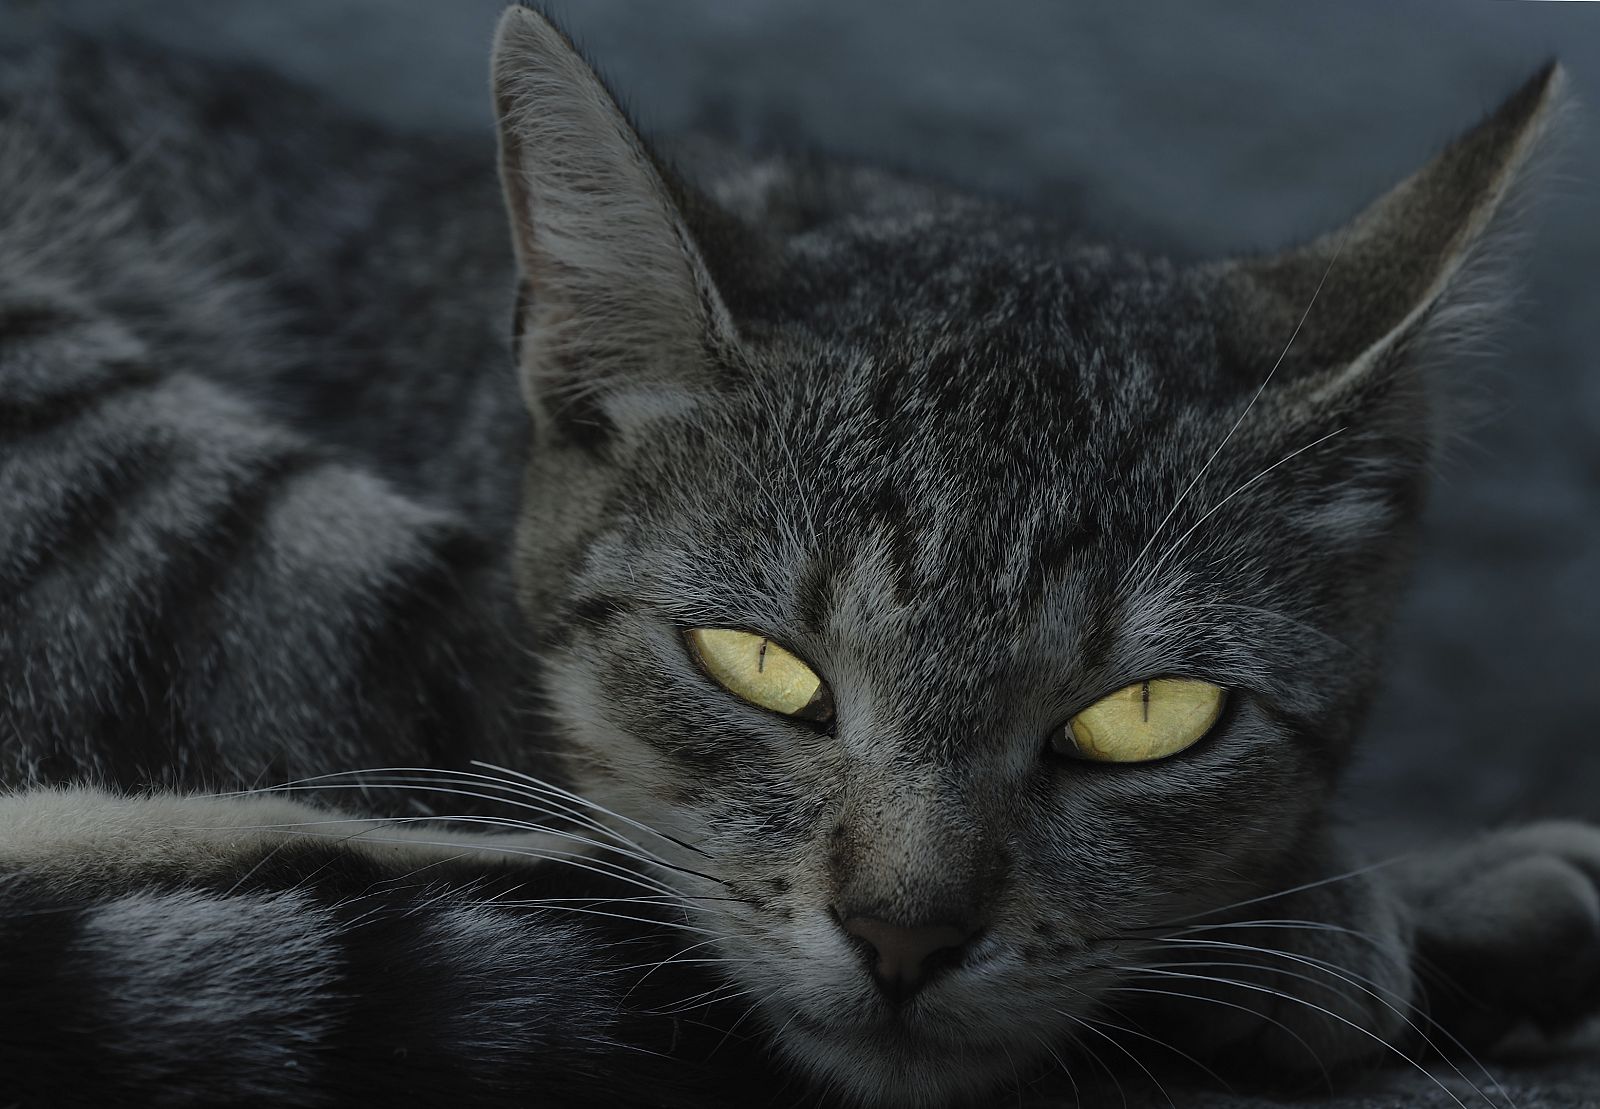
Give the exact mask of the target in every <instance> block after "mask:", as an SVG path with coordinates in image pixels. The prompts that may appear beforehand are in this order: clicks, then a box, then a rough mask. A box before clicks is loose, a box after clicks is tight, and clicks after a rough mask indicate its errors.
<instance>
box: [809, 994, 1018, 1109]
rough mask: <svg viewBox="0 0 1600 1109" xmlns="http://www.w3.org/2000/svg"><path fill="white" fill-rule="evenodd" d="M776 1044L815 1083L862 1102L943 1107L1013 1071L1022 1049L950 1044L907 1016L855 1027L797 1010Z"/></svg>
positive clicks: (967, 1041) (971, 1040)
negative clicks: (799, 1012)
mask: <svg viewBox="0 0 1600 1109" xmlns="http://www.w3.org/2000/svg"><path fill="white" fill-rule="evenodd" d="M780 1023H784V1022H780ZM778 1047H779V1049H780V1050H781V1051H782V1052H783V1053H784V1055H785V1056H786V1057H788V1059H789V1060H790V1061H791V1062H792V1063H794V1064H796V1065H798V1066H799V1067H800V1068H801V1069H802V1070H804V1071H806V1072H808V1073H809V1074H810V1075H811V1077H812V1078H813V1079H814V1080H816V1081H817V1082H818V1084H819V1085H824V1086H826V1087H828V1088H830V1089H832V1090H834V1091H836V1092H840V1093H843V1094H844V1095H845V1096H846V1097H847V1098H853V1099H854V1100H856V1101H858V1102H860V1103H862V1104H867V1105H922V1106H927V1105H943V1104H947V1103H950V1102H956V1101H962V1100H965V1099H967V1098H971V1097H974V1096H976V1095H979V1094H982V1093H985V1092H988V1091H990V1090H992V1089H993V1088H994V1087H995V1086H996V1085H997V1084H998V1083H999V1082H1001V1081H1002V1080H1003V1079H1004V1078H1005V1077H1006V1076H1007V1075H1010V1074H1013V1073H1015V1067H1016V1066H1017V1065H1018V1064H1019V1063H1020V1062H1021V1061H1022V1060H1021V1058H1020V1057H1019V1053H1021V1052H1023V1048H1022V1047H1021V1045H1018V1044H1016V1043H1008V1042H1007V1041H1006V1040H1005V1039H1004V1038H1003V1037H1000V1036H997V1037H996V1038H994V1039H992V1040H985V1039H983V1038H981V1036H972V1037H967V1038H964V1039H962V1040H961V1041H960V1042H957V1041H954V1040H952V1039H949V1038H946V1037H943V1036H937V1035H933V1034H930V1033H929V1031H927V1030H926V1029H923V1028H919V1027H918V1022H916V1021H915V1020H901V1019H898V1018H896V1019H884V1020H881V1021H876V1022H873V1023H871V1024H857V1023H845V1022H841V1021H837V1020H828V1019H824V1018H822V1017H819V1016H814V1015H805V1014H798V1013H797V1014H793V1015H792V1016H791V1017H789V1018H788V1019H787V1022H786V1023H784V1030H783V1033H782V1035H781V1036H779V1038H778Z"/></svg>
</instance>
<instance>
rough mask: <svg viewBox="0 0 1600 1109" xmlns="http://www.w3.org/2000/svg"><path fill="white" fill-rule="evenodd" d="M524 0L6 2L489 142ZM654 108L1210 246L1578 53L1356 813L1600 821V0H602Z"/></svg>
mask: <svg viewBox="0 0 1600 1109" xmlns="http://www.w3.org/2000/svg"><path fill="white" fill-rule="evenodd" d="M500 7H501V4H500V3H499V0H273V2H271V3H261V2H259V0H137V2H134V0H121V2H118V0H0V39H4V38H11V37H12V36H20V35H26V34H30V33H34V32H37V31H38V30H40V29H41V28H43V27H44V26H45V25H46V24H49V23H65V24H69V25H74V26H78V27H93V28H98V29H101V30H109V29H112V28H116V27H120V28H125V29H128V30H132V31H135V32H136V33H138V34H140V35H143V36H146V37H149V38H152V39H156V40H158V41H165V42H171V43H177V44H181V45H183V46H185V47H189V48H193V49H197V50H200V51H203V52H206V53H211V54H218V55H224V56H230V57H246V58H251V59H255V60H259V61H263V62H265V63H267V64H269V65H271V66H273V67H275V68H277V69H280V70H282V71H285V72H288V73H290V74H292V75H295V76H297V77H299V78H301V79H303V80H305V81H307V82H310V83H312V84H314V85H317V86H320V87H322V88H324V89H326V90H327V92H328V93H329V94H330V95H331V96H332V97H333V98H335V99H336V100H338V101H340V102H342V103H343V104H344V105H346V106H347V107H349V108H351V109H353V110H355V111H359V112H363V113H368V114H372V115H376V116H379V117H382V118H384V119H387V120H389V121H391V122H393V123H394V124H396V125H398V126H401V127H405V128H426V129H449V130H456V131H470V132H475V133H481V134H482V135H483V136H484V139H485V142H488V141H490V139H489V130H488V128H489V116H488V106H487V96H486V93H485V72H486V68H485V58H486V51H487V47H488V42H489V37H490V34H491V31H492V29H493V26H494V22H495V18H496V15H497V13H498V11H499V9H500ZM555 10H556V13H557V15H558V16H564V17H565V21H566V23H567V24H568V25H569V26H570V27H571V29H572V30H573V32H574V34H575V35H576V37H577V38H578V39H579V41H580V43H581V44H582V45H584V46H585V47H586V48H587V49H588V50H589V52H590V53H592V55H593V56H594V57H596V58H597V59H599V60H600V62H601V64H602V68H603V69H604V70H605V71H606V72H607V74H608V75H609V76H610V77H611V78H612V80H613V82H614V83H615V84H616V85H617V87H618V88H619V90H620V91H621V92H622V93H623V94H624V97H625V98H626V99H627V101H628V102H629V103H630V105H631V107H632V108H633V109H634V110H635V112H636V113H637V115H638V116H639V117H640V118H641V120H642V121H643V122H644V123H645V124H646V126H647V127H650V128H656V129H660V130H667V131H670V130H677V129H682V128H686V127H691V126H694V125H696V124H704V123H711V124H714V125H715V126H717V127H718V128H720V129H722V130H731V131H733V132H734V133H735V134H741V133H742V134H749V135H754V134H762V135H771V134H773V133H776V134H778V135H781V136H785V137H787V138H788V139H789V140H791V141H794V142H799V143H804V144H808V145H815V146H818V147H822V148H826V149H833V150H838V151H841V152H845V153H850V154H855V155H859V156H862V157H865V158H868V159H872V160H877V161H883V162H888V163H891V164H894V165H897V166H901V167H906V168H912V169H916V170H920V171H923V172H927V173H932V174H935V175H938V176H940V177H944V178H947V179H951V180H954V181H958V182H961V183H965V184H970V185H972V186H974V187H977V188H980V189H985V190H989V191H993V192H998V193H1002V194H1008V195H1010V196H1013V197H1015V198H1017V199H1018V200H1020V201H1023V202H1025V203H1030V204H1037V205H1043V206H1046V207H1049V208H1051V209H1055V210H1064V211H1067V212H1070V213H1072V214H1074V216H1075V218H1077V219H1079V220H1080V221H1081V222H1082V223H1083V224H1084V225H1085V226H1086V227H1087V228H1088V229H1089V230H1090V231H1091V232H1093V233H1095V234H1098V235H1102V236H1105V237H1110V238H1117V239H1121V240H1124V241H1127V242H1130V243H1133V244H1135V245H1143V246H1147V247H1151V248H1155V249H1159V250H1167V251H1170V252H1173V253H1176V254H1179V255H1181V256H1199V255H1206V254H1215V253H1224V252H1230V251H1239V250H1250V249H1261V248H1271V247H1275V246H1279V245H1283V244H1285V243H1287V242H1289V241H1291V240H1294V239H1297V238H1300V237H1304V236H1308V235H1311V234H1314V233H1316V232H1318V231H1320V230H1323V229H1327V228H1331V227H1333V226H1334V225H1336V224H1337V223H1339V222H1340V221H1341V220H1343V219H1344V218H1345V217H1347V216H1349V215H1350V214H1351V213H1352V212H1353V211H1354V210H1356V209H1357V208H1359V207H1360V206H1361V205H1362V204H1363V203H1364V202H1365V201H1367V200H1368V199H1370V198H1371V197H1372V196H1374V195H1375V194H1377V193H1378V192H1380V191H1382V190H1383V189H1384V188H1385V187H1387V185H1389V184H1390V183H1392V182H1393V181H1395V180H1397V179H1398V178H1399V177H1401V176H1403V175H1404V174H1406V173H1407V172H1409V171H1410V170H1411V169H1413V168H1415V167H1416V166H1418V165H1420V164H1421V163H1422V161H1423V160H1424V159H1425V158H1426V157H1427V156H1428V155H1429V154H1430V153H1431V152H1432V151H1433V150H1434V149H1436V148H1437V147H1438V146H1439V145H1440V144H1441V143H1442V142H1443V141H1444V140H1446V139H1447V138H1448V137H1449V136H1450V135H1451V134H1453V133H1454V132H1455V131H1457V130H1458V129H1460V128H1462V127H1464V126H1466V125H1467V124H1469V123H1471V122H1472V121H1473V120H1475V119H1476V118H1477V117H1478V115H1479V114H1480V113H1482V112H1483V111H1484V110H1486V109H1488V108H1489V107H1491V106H1493V105H1494V104H1495V103H1496V102H1497V101H1498V99H1499V98H1500V97H1501V96H1502V95H1504V94H1505V93H1506V92H1508V91H1509V90H1510V89H1511V88H1512V87H1513V86H1514V85H1516V84H1517V83H1518V82H1519V81H1520V80H1521V79H1522V78H1524V77H1525V76H1526V75H1528V74H1529V73H1530V72H1531V71H1532V70H1533V69H1534V68H1535V67H1536V66H1537V65H1538V64H1539V63H1540V62H1541V61H1542V60H1543V59H1545V58H1546V57H1548V56H1550V55H1557V56H1559V57H1561V58H1562V59H1563V60H1564V61H1565V62H1566V64H1567V65H1568V67H1569V69H1570V73H1571V77H1572V81H1571V85H1572V89H1573V92H1574V94H1575V98H1576V99H1577V100H1578V101H1579V102H1580V105H1581V104H1583V103H1585V102H1586V103H1587V104H1589V105H1593V106H1594V107H1592V108H1590V109H1588V110H1580V111H1579V112H1578V113H1576V114H1575V117H1574V118H1573V120H1572V125H1571V127H1570V133H1569V134H1568V136H1567V141H1566V143H1565V149H1564V151H1563V153H1562V155H1561V157H1560V158H1559V159H1558V160H1557V163H1556V165H1555V167H1554V168H1555V172H1553V173H1552V174H1550V175H1549V177H1548V179H1547V180H1546V181H1545V182H1544V188H1543V190H1542V195H1541V199H1540V201H1539V202H1538V204H1537V205H1536V206H1535V207H1534V209H1533V211H1532V212H1531V217H1532V218H1531V219H1530V220H1529V221H1528V224H1527V232H1528V233H1527V236H1526V239H1525V243H1524V247H1525V257H1524V259H1523V264H1522V266H1521V268H1520V270H1519V271H1517V272H1518V274H1519V276H1520V277H1521V278H1522V281H1523V284H1522V295H1521V297H1520V299H1519V301H1518V307H1517V310H1516V311H1514V312H1513V313H1511V315H1510V317H1509V318H1508V319H1506V320H1505V321H1504V322H1503V324H1502V326H1501V327H1500V328H1499V330H1498V342H1497V344H1496V348H1495V349H1496V355H1495V357H1494V358H1492V359H1489V360H1486V361H1481V362H1479V363H1478V364H1474V365H1469V366H1467V367H1464V372H1466V373H1469V374H1471V375H1472V377H1473V379H1474V380H1473V387H1472V390H1471V391H1472V392H1473V393H1474V394H1475V395H1477V396H1479V397H1481V398H1482V399H1483V404H1482V406H1481V407H1482V410H1483V413H1484V418H1483V419H1482V420H1481V421H1480V423H1479V424H1478V426H1476V427H1475V428H1474V429H1473V431H1472V433H1471V435H1470V436H1469V437H1468V438H1467V440H1466V441H1465V442H1464V443H1463V444H1461V445H1459V446H1458V447H1457V448H1456V449H1455V450H1454V452H1453V455H1452V457H1450V458H1449V459H1448V460H1447V464H1446V465H1445V467H1444V468H1443V472H1442V474H1441V478H1440V483H1439V485H1438V487H1437V493H1436V497H1435V499H1434V502H1433V505H1432V509H1431V517H1432V518H1431V524H1430V527H1429V530H1428V539H1427V545H1426V548H1425V550H1424V552H1423V556H1422V560H1421V563H1420V565H1419V567H1418V570H1417V573H1416V579H1415V585H1414V588H1413V590H1412V593H1411V595H1410V599H1409V602H1408V603H1407V605H1406V606H1405V608H1404V610H1403V611H1402V612H1401V613H1399V615H1398V633H1397V637H1396V639H1395V642H1394V644H1393V650H1392V653H1391V659H1392V662H1391V668H1390V669H1391V672H1390V676H1389V682H1388V687H1387V690H1386V693H1385V695H1384V698H1383V701H1382V702H1381V704H1380V705H1379V707H1378V711H1377V714H1376V718H1375V720H1374V722H1373V727H1372V729H1371V734H1370V736H1369V742H1368V745H1367V749H1366V750H1367V754H1366V761H1365V762H1364V763H1363V765H1362V767H1361V769H1360V771H1359V772H1358V773H1357V774H1356V775H1355V776H1354V778H1353V780H1352V782H1351V785H1350V801H1351V812H1352V814H1353V815H1354V816H1356V817H1357V818H1358V820H1359V821H1361V822H1362V826H1364V827H1365V828H1367V829H1369V830H1370V831H1371V832H1372V834H1374V835H1377V836H1380V837H1381V838H1382V839H1384V840H1387V841H1398V840H1401V839H1403V840H1404V841H1407V842H1416V841H1417V840H1419V839H1424V840H1425V839H1430V838H1433V837H1435V836H1438V835H1441V834H1444V833H1447V832H1455V831H1459V830H1460V829H1462V828H1466V827H1473V826H1479V825H1483V824H1486V823H1501V822H1506V821H1510V820H1513V819H1521V818H1526V817H1531V816H1537V815H1574V816H1580V815H1581V816H1588V817H1592V818H1600V123H1597V121H1600V114H1597V113H1600V6H1597V5H1588V4H1551V3H1518V2H1512V3H1494V2H1489V0H1405V2H1398V0H1342V2H1340V3H1338V4H1285V3H1280V2H1274V0H1233V2H1231V3H1227V4H1207V5H1203V6H1202V5H1197V4H1193V3H1190V2H1188V0H1154V2H1151V0H1140V2H1137V3H1130V2H1128V0H1094V2H1085V0H1075V2H1074V3H1071V4H1065V3H1060V2H1059V0H1006V2H998V3H987V4H974V3H971V2H970V0H874V2H872V3H864V2H862V0H737V2H734V0H673V2H672V3H646V2H640V0H581V2H580V0H572V2H570V3H568V4H566V5H564V6H563V5H557V6H556V9H555Z"/></svg>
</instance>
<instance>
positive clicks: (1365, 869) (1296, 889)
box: [1140, 851, 1416, 931]
mask: <svg viewBox="0 0 1600 1109" xmlns="http://www.w3.org/2000/svg"><path fill="white" fill-rule="evenodd" d="M1415 854H1416V852H1415V851H1407V852H1404V853H1403V854H1399V855H1392V856H1390V857H1389V858H1387V859H1380V860H1379V861H1377V862H1375V863H1368V864H1367V865H1365V866H1361V867H1357V868H1356V869H1354V870H1347V871H1345V872H1344V873H1343V874H1335V875H1333V876H1332V877H1330V878H1319V879H1317V880H1316V881H1314V882H1305V883H1302V884H1301V885H1298V886H1290V887H1289V888H1288V889H1281V890H1277V891H1276V892H1274V893H1264V894H1262V895H1261V896H1259V897H1251V898H1247V899H1246V900H1244V901H1234V902H1231V903H1229V904H1227V905H1219V906H1218V907H1217V908H1215V909H1207V910H1205V911H1204V912H1199V913H1190V914H1189V915H1187V916H1179V917H1170V918H1168V919H1167V920H1161V921H1157V922H1155V923H1154V924H1148V925H1144V926H1143V928H1141V929H1140V930H1141V931H1142V930H1146V929H1152V928H1166V927H1168V926H1170V925H1173V924H1183V923H1185V922H1186V921H1191V920H1202V919H1204V918H1205V917H1208V916H1216V915H1217V914H1218V913H1229V912H1232V911H1233V910H1235V909H1243V908H1245V907H1247V906H1250V905H1259V904H1261V903H1262V902H1263V901H1275V900H1277V899H1278V898H1280V897H1288V896H1289V895H1290V894H1295V893H1304V892H1305V891H1306V890H1314V889H1318V888H1320V887H1322V886H1331V885H1333V884H1334V883H1335V882H1348V881H1349V880H1350V879H1352V878H1359V877H1361V876H1362V875H1364V874H1371V873H1372V872H1373V871H1376V870H1381V869H1383V868H1384V867H1386V866H1393V865H1394V864H1396V863H1400V862H1404V861H1405V860H1407V859H1409V858H1411V857H1413V856H1414V855H1415Z"/></svg>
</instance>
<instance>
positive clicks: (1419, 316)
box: [1215, 62, 1564, 435]
mask: <svg viewBox="0 0 1600 1109" xmlns="http://www.w3.org/2000/svg"><path fill="white" fill-rule="evenodd" d="M1563 81H1564V78H1563V74H1562V71H1561V68H1560V67H1559V66H1558V65H1556V64H1555V63H1553V62H1552V63H1550V64H1548V65H1546V66H1545V67H1544V68H1543V69H1541V70H1540V71H1539V72H1538V73H1536V74H1534V75H1533V77H1532V78H1530V79H1529V80H1528V81H1527V82H1525V83H1524V84H1523V85H1522V87H1521V88H1519V89H1518V90H1517V91H1516V92H1515V93H1513V94H1512V95H1511V96H1510V97H1509V98H1508V99H1507V100H1506V101H1505V102H1504V103H1503V104H1501V105H1500V107H1498V108H1496V109H1495V110H1494V111H1493V112H1492V113H1490V114H1489V116H1488V117H1487V118H1485V119H1484V120H1483V121H1482V122H1481V123H1479V124H1478V125H1477V126H1476V127H1474V128H1472V129H1471V130H1469V131H1467V132H1466V133H1465V134H1463V135H1461V136H1460V137H1459V138H1457V139H1456V140H1455V141H1454V142H1452V143H1451V144H1450V145H1449V146H1447V147H1446V148H1445V149H1444V150H1443V151H1442V152H1441V153H1440V154H1438V155H1437V156H1436V157H1435V158H1434V159H1433V160H1432V161H1431V162H1429V163H1428V164H1427V165H1426V166H1424V167H1423V168H1422V169H1421V170H1419V171H1417V172H1416V173H1414V174H1412V175H1411V176H1410V177H1408V178H1406V179H1405V180H1404V181H1402V182H1401V183H1400V184H1399V185H1397V186H1395V187H1394V188H1393V189H1391V190H1390V191H1389V192H1388V193H1386V194H1385V195H1384V196H1382V197H1380V198H1379V199H1378V200H1377V201H1376V202H1374V203H1373V204H1371V205H1370V206H1368V207H1367V209H1366V210H1365V211H1363V212H1362V213H1361V214H1360V215H1358V216H1357V217H1356V218H1355V219H1354V220H1353V221H1351V222H1350V223H1349V224H1347V225H1346V226H1345V227H1344V228H1342V229H1341V230H1338V231H1335V232H1333V233H1331V234H1328V235H1324V236H1322V237H1321V238H1318V239H1315V240H1313V241H1312V242H1310V243H1308V244H1306V245H1305V246H1303V247H1299V248H1296V249H1293V250H1289V251H1287V252H1284V253H1282V254H1277V255H1271V256H1265V257H1257V258H1247V259H1242V260H1237V261H1232V262H1228V263H1224V264H1223V265H1221V266H1220V267H1218V268H1217V270H1216V271H1215V272H1216V274H1217V276H1218V277H1219V278H1220V280H1221V285H1222V288H1223V290H1224V291H1225V293H1226V294H1227V297H1226V299H1227V300H1228V301H1229V302H1230V303H1231V306H1232V312H1231V315H1232V317H1233V319H1232V323H1231V325H1230V328H1229V330H1230V332H1231V336H1230V337H1231V339H1232V340H1233V341H1234V342H1235V343H1237V344H1238V346H1239V347H1240V353H1242V354H1243V355H1244V356H1245V364H1246V365H1248V366H1255V367H1258V368H1260V367H1264V366H1270V365H1272V364H1273V363H1275V362H1277V361H1279V360H1280V359H1281V362H1282V365H1281V367H1280V368H1279V369H1278V371H1277V380H1278V381H1279V382H1283V383H1287V382H1289V381H1299V382H1301V383H1303V384H1304V385H1305V386H1307V387H1310V388H1311V389H1312V390H1313V396H1314V398H1315V402H1316V404H1318V405H1320V406H1325V407H1326V408H1328V409H1337V408H1339V407H1341V406H1342V405H1347V404H1354V403H1357V402H1359V400H1360V398H1361V397H1362V396H1368V397H1371V396H1375V395H1378V394H1380V393H1381V394H1382V395H1383V396H1384V397H1386V398H1388V400H1387V401H1386V404H1387V405H1388V407H1389V408H1390V409H1391V410H1393V414H1394V415H1395V416H1397V417H1398V418H1400V419H1402V420H1409V421H1412V422H1413V424H1414V426H1415V427H1416V428H1417V430H1418V431H1419V432H1420V433H1422V434H1423V435H1426V434H1427V431H1426V427H1425V425H1427V424H1428V423H1429V422H1430V421H1429V419H1428V413H1427V412H1425V411H1417V409H1418V408H1419V407H1423V408H1426V407H1427V406H1428V405H1429V403H1430V402H1429V401H1428V399H1427V397H1426V389H1425V388H1423V387H1422V386H1421V383H1420V382H1418V381H1417V380H1416V375H1414V374H1409V375H1408V374H1407V373H1405V372H1403V368H1404V367H1409V366H1411V365H1413V364H1414V363H1415V362H1416V356H1417V355H1418V354H1419V353H1420V352H1422V351H1423V350H1424V349H1425V348H1428V347H1430V346H1432V345H1434V344H1435V343H1436V342H1437V341H1440V340H1442V341H1444V342H1446V343H1448V342H1449V341H1450V340H1451V339H1452V338H1454V337H1457V336H1459V335H1461V334H1467V333H1470V330H1471V328H1472V326H1473V325H1474V324H1476V323H1478V322H1479V319H1478V317H1479V316H1481V314H1482V312H1483V311H1484V310H1486V309H1487V308H1489V307H1491V306H1492V303H1491V302H1493V301H1494V300H1495V299H1496V294H1497V292H1498V289H1497V288H1496V286H1495V284H1494V282H1493V273H1492V269H1493V266H1492V263H1493V262H1494V260H1495V256H1496V255H1497V254H1499V253H1500V250H1499V249H1498V248H1499V246H1500V243H1499V240H1500V239H1502V238H1503V237H1504V236H1503V234H1502V233H1503V232H1504V231H1505V230H1506V229H1507V225H1508V220H1507V214H1508V213H1507V209H1508V207H1509V206H1510V205H1509V203H1508V202H1510V201H1511V200H1513V199H1514V197H1515V196H1516V194H1517V192H1518V189H1519V186H1520V185H1521V184H1522V183H1523V182H1524V180H1525V178H1526V177H1527V173H1528V170H1529V167H1530V163H1531V162H1532V160H1533V159H1534V157H1535V155H1536V153H1537V152H1538V151H1539V150H1540V148H1541V147H1542V146H1543V145H1544V144H1543V143H1542V140H1543V139H1544V138H1545V136H1546V135H1547V133H1548V132H1549V131H1550V130H1551V126H1552V123H1553V121H1554V120H1555V118H1556V117H1557V116H1558V114H1559V109H1560V106H1561V104H1562V95H1561V90H1562V85H1563ZM1291 335H1292V336H1293V340H1292V342H1291V340H1290V337H1291ZM1286 348H1287V349H1286ZM1397 386H1398V388H1397ZM1408 386H1409V387H1408ZM1397 400H1398V401H1404V403H1389V402H1393V401H1397ZM1407 408H1409V409H1410V411H1404V410H1405V409H1407Z"/></svg>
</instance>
